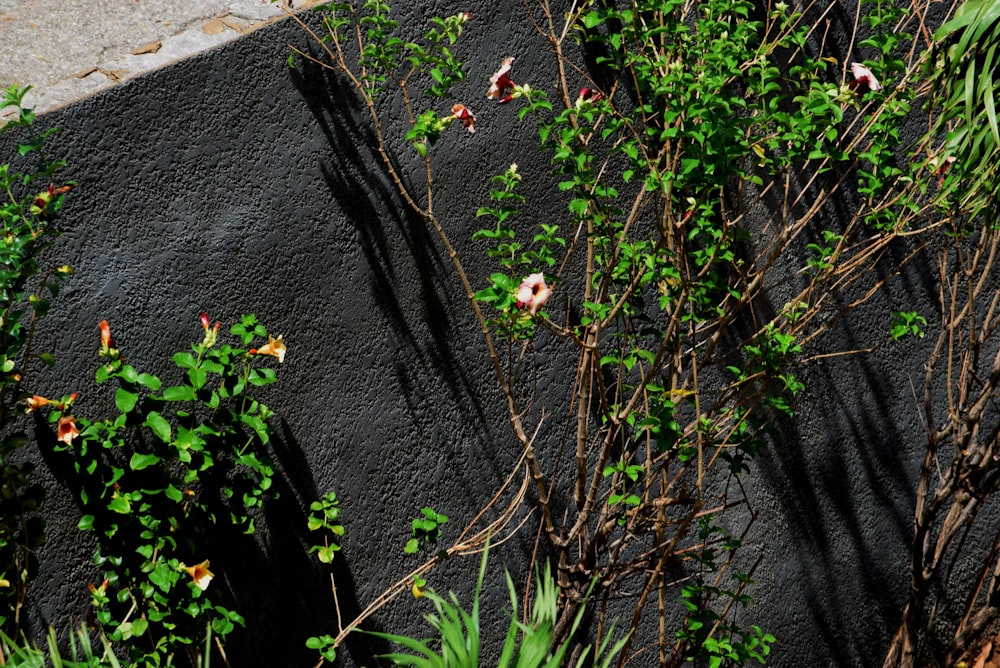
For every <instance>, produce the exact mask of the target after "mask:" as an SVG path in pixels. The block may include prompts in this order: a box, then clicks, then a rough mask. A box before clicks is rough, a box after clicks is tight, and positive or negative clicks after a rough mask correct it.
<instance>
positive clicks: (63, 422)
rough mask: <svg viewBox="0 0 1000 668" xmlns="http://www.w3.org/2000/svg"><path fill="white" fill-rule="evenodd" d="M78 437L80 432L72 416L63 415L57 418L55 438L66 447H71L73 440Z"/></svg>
mask: <svg viewBox="0 0 1000 668" xmlns="http://www.w3.org/2000/svg"><path fill="white" fill-rule="evenodd" d="M79 435H80V430H79V429H77V428H76V418H75V417H73V416H72V415H64V416H63V417H61V418H59V424H58V425H57V426H56V438H57V439H58V440H60V441H62V442H63V443H65V444H66V445H72V444H73V439H74V438H76V437H77V436H79Z"/></svg>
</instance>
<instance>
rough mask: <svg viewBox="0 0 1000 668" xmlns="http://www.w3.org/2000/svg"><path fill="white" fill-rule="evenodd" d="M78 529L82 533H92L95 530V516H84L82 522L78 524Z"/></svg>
mask: <svg viewBox="0 0 1000 668" xmlns="http://www.w3.org/2000/svg"><path fill="white" fill-rule="evenodd" d="M76 528H77V529H79V530H80V531H91V530H93V528H94V516H93V515H84V516H83V517H81V518H80V521H79V522H77V523H76Z"/></svg>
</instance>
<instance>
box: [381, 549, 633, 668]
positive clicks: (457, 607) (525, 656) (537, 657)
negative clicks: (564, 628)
mask: <svg viewBox="0 0 1000 668" xmlns="http://www.w3.org/2000/svg"><path fill="white" fill-rule="evenodd" d="M488 555H489V549H488V547H487V549H486V550H484V551H483V558H482V561H481V562H480V566H479V576H478V577H477V579H476V586H475V590H474V593H473V599H472V609H471V610H470V611H467V610H466V609H464V608H463V607H462V605H461V604H460V603H459V601H458V598H457V597H456V596H455V594H454V593H449V595H448V597H447V598H445V597H443V596H441V595H439V594H437V593H436V592H434V591H433V590H432V589H428V590H427V591H426V593H425V596H426V600H428V601H430V602H431V604H432V605H433V606H434V612H433V613H430V614H427V615H426V616H425V617H424V619H426V620H427V623H428V624H430V625H431V628H433V629H434V631H435V633H436V634H437V636H438V638H437V639H436V641H431V640H418V639H416V638H412V637H409V636H403V635H396V634H389V633H376V632H368V633H369V635H372V636H375V637H377V638H382V639H384V640H388V641H389V642H392V643H395V644H397V645H402V646H403V647H404V648H405V649H407V650H409V651H410V653H409V654H403V653H393V654H387V655H384V656H383V657H381V658H384V659H388V660H390V661H392V662H393V664H394V665H397V666H412V667H413V668H478V667H479V666H480V661H479V653H480V647H481V642H482V637H481V628H480V616H479V596H480V592H481V591H482V587H483V580H484V577H485V575H486V563H487V559H488ZM506 578H507V590H508V592H509V593H510V601H511V607H512V609H511V612H510V624H509V625H508V627H507V633H506V636H505V637H504V644H503V649H502V650H501V652H500V658H499V659H498V661H497V668H558V666H561V665H563V661H564V659H565V657H566V654H567V650H568V649H569V646H570V644H569V641H566V642H563V643H561V644H559V645H558V646H553V643H554V642H555V641H556V623H557V622H558V619H559V605H558V598H559V588H558V587H557V586H556V583H555V580H554V578H553V577H552V574H551V572H550V570H549V567H548V565H546V567H545V571H544V573H542V574H541V575H539V574H538V573H536V578H535V579H536V589H535V595H534V599H533V601H532V609H531V616H530V619H528V620H527V623H525V622H521V621H519V619H518V610H517V603H518V601H517V593H516V592H515V590H514V582H513V581H512V580H511V578H510V574H509V573H508V574H507V575H506ZM583 614H584V608H583V607H581V608H580V611H579V612H578V613H577V615H576V617H575V618H574V620H573V624H572V627H571V631H570V635H572V634H573V633H575V632H576V630H577V629H578V628H579V627H580V623H581V620H582V619H583ZM610 638H611V634H610V633H609V634H608V636H607V637H606V638H605V640H604V641H603V642H602V643H600V645H599V646H598V647H597V648H596V653H595V656H594V658H593V660H592V661H593V664H592V665H594V666H599V667H601V668H606V667H607V666H609V665H610V664H611V662H612V661H613V660H614V658H615V656H617V655H618V653H619V652H620V651H621V649H622V647H623V646H624V639H623V640H619V641H618V642H617V643H616V644H615V645H614V646H613V647H609V643H610ZM436 648H437V649H436ZM591 649H593V648H591V647H587V648H586V649H585V650H584V651H583V652H582V653H581V655H580V657H579V659H578V660H577V662H576V664H575V666H576V667H577V668H582V666H585V665H591V664H588V663H587V661H588V658H589V655H590V652H591Z"/></svg>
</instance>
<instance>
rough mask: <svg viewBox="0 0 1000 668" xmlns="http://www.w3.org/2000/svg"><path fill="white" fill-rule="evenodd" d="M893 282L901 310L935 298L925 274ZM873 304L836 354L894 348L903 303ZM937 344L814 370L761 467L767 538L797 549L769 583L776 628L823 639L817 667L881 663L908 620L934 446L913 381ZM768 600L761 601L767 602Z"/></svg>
mask: <svg viewBox="0 0 1000 668" xmlns="http://www.w3.org/2000/svg"><path fill="white" fill-rule="evenodd" d="M893 250H894V252H893V253H891V254H890V257H888V258H885V259H884V262H885V263H886V264H885V266H898V263H899V262H900V261H901V259H902V257H904V256H906V254H907V253H908V252H909V251H910V250H911V249H906V248H895V249H893ZM891 285H892V287H891V288H890V290H889V300H890V301H894V302H897V303H912V302H917V303H921V304H933V303H934V301H935V292H934V289H933V286H931V285H930V284H929V283H928V281H927V280H926V274H925V273H924V272H922V271H920V267H919V265H916V264H915V265H913V266H912V267H908V268H907V270H905V271H904V273H903V274H902V275H901V276H899V277H897V278H896V280H895V282H894V283H892V284H891ZM870 306H873V308H867V309H865V310H864V311H863V312H861V313H859V315H860V316H861V317H859V318H857V319H854V320H851V321H850V322H849V323H848V322H847V321H842V322H841V323H840V324H839V325H838V326H837V327H836V329H835V330H834V331H833V332H831V333H830V336H832V337H834V338H835V341H833V344H834V345H835V347H836V349H838V350H862V349H865V348H867V347H869V346H872V345H873V344H875V343H877V342H879V341H880V340H881V341H884V339H885V338H886V336H887V332H888V328H889V323H888V316H887V314H888V313H889V312H890V311H892V310H893V304H891V303H884V302H879V303H878V304H873V305H870ZM858 329H860V330H861V331H860V332H859V331H858ZM928 345H929V342H927V341H917V340H915V339H909V340H903V341H898V342H889V343H887V344H885V345H883V346H882V347H881V348H879V349H878V350H876V351H874V352H872V353H858V354H856V355H853V356H847V357H844V358H834V359H832V360H829V361H823V362H820V363H818V364H817V365H816V366H813V367H810V368H808V369H806V370H805V372H804V373H803V374H802V379H803V381H804V383H805V386H806V391H805V392H804V393H803V395H802V396H800V398H799V400H797V402H796V407H797V410H796V418H795V419H794V420H785V421H783V422H782V424H781V425H780V428H779V429H778V431H777V433H776V434H775V435H774V437H773V441H772V443H773V445H772V447H771V448H770V449H769V451H768V453H767V455H766V456H765V457H764V458H763V459H762V460H761V461H760V462H759V464H758V466H757V471H758V472H759V476H760V483H759V484H760V485H761V487H762V489H763V490H765V491H764V492H763V495H762V496H770V497H772V498H773V500H774V501H773V503H774V504H775V505H776V509H777V510H778V516H774V517H771V518H770V520H769V519H764V520H763V523H764V524H766V526H764V527H763V531H761V534H762V535H776V534H777V533H783V534H785V538H784V539H783V540H784V541H785V542H786V545H787V548H786V549H787V551H786V552H784V553H783V555H775V556H776V557H778V558H779V559H780V560H781V561H780V562H779V563H776V564H775V565H774V569H773V572H772V573H770V574H769V577H768V580H769V582H768V585H767V587H768V589H769V590H770V592H771V593H770V594H769V596H768V597H767V598H769V599H770V600H769V601H768V602H767V603H766V605H767V606H768V607H770V608H772V611H771V612H769V613H768V615H769V616H772V618H773V619H774V620H775V623H774V625H773V626H772V627H771V628H770V629H769V630H772V632H773V633H775V635H777V636H778V637H779V638H782V637H786V638H789V637H791V638H794V637H796V636H798V635H799V634H801V633H802V629H805V628H810V629H816V632H817V633H818V634H819V635H818V638H817V640H819V641H820V642H817V643H815V644H814V646H813V647H812V649H811V651H812V652H814V654H813V655H812V656H811V657H809V658H810V659H812V660H813V661H817V662H820V663H819V664H817V665H820V664H822V665H838V666H851V665H874V664H880V663H881V660H882V654H883V652H884V651H885V648H887V647H888V642H889V637H890V636H891V634H892V632H893V630H894V629H895V625H896V624H897V623H898V618H899V614H900V612H901V609H902V604H903V602H904V601H905V597H906V592H907V588H906V583H907V577H908V571H907V568H908V561H907V555H908V554H909V543H910V540H911V537H912V533H913V530H912V512H913V504H914V498H915V489H914V480H915V476H916V473H917V471H918V469H919V465H920V459H921V452H922V445H923V440H922V437H923V428H922V426H921V424H920V420H919V415H918V414H919V412H920V407H919V406H918V401H917V399H916V398H915V397H914V395H913V386H912V385H911V383H916V384H917V385H920V384H921V383H922V368H921V366H920V363H919V360H921V359H924V358H925V357H926V354H925V353H926V349H927V346H928ZM779 517H780V518H783V522H782V521H781V519H779ZM772 522H774V523H777V524H778V525H781V524H783V525H784V526H781V527H775V526H774V525H773V524H771V523H772ZM760 528H761V527H758V529H760ZM771 542H772V544H773V539H772V541H771ZM761 589H763V587H761ZM758 592H760V596H754V598H755V599H758V600H760V599H763V598H764V595H763V592H761V590H760V589H758ZM789 610H796V611H799V612H798V613H797V614H795V615H789V614H788V612H789ZM793 642H794V641H793ZM799 658H805V657H799Z"/></svg>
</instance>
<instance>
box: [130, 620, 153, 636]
mask: <svg viewBox="0 0 1000 668" xmlns="http://www.w3.org/2000/svg"><path fill="white" fill-rule="evenodd" d="M148 627H149V622H147V621H146V620H145V619H143V618H142V617H139V618H137V619H136V620H135V621H134V622H132V635H133V636H141V635H142V634H143V633H145V632H146V629H147V628H148Z"/></svg>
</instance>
